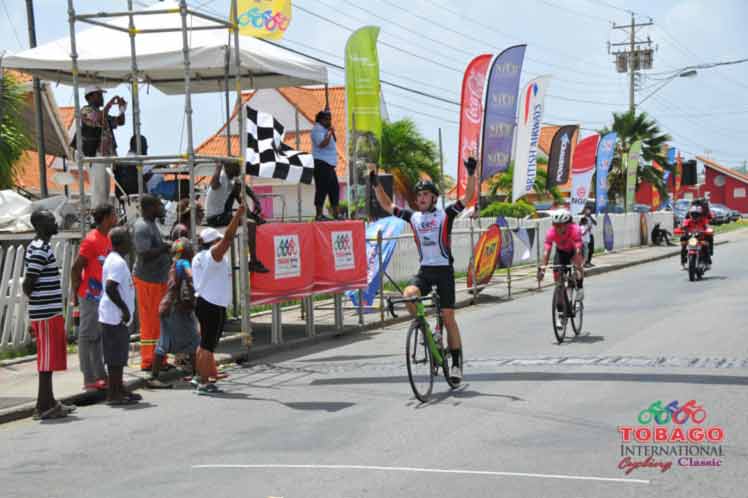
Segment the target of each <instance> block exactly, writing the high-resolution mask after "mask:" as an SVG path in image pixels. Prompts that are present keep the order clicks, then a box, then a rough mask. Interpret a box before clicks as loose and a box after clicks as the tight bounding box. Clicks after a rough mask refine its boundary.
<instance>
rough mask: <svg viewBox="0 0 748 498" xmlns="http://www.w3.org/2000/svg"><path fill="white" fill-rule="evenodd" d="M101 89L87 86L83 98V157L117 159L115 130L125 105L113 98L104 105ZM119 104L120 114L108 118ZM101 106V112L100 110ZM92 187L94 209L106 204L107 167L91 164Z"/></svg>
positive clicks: (123, 116) (123, 112)
mask: <svg viewBox="0 0 748 498" xmlns="http://www.w3.org/2000/svg"><path fill="white" fill-rule="evenodd" d="M104 93H105V92H104V90H102V89H101V87H98V86H87V87H86V89H85V97H86V102H88V105H85V106H83V108H81V136H82V137H83V144H82V147H81V148H82V150H83V155H84V156H87V157H96V156H116V155H117V141H116V140H115V139H114V129H115V128H117V127H118V126H122V125H124V124H125V110H126V109H127V102H126V101H125V99H123V98H122V97H120V96H118V95H115V96H114V97H112V98H111V99H109V102H107V103H106V105H104ZM115 104H116V105H118V107H119V115H118V116H110V115H109V110H110V109H111V108H112V106H113V105H115ZM102 106H104V107H103V109H102ZM90 175H91V180H92V181H91V184H92V193H91V196H92V201H93V202H92V205H91V207H92V208H94V207H96V206H98V205H100V204H105V203H107V202H108V201H109V183H110V180H109V178H108V176H107V173H106V165H105V164H98V165H93V166H92V167H91V170H90Z"/></svg>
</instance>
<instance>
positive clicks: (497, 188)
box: [488, 157, 563, 203]
mask: <svg viewBox="0 0 748 498" xmlns="http://www.w3.org/2000/svg"><path fill="white" fill-rule="evenodd" d="M543 164H544V165H546V166H547V165H548V160H547V159H545V158H543V157H538V165H543ZM513 176H514V161H512V162H511V163H509V169H508V170H506V171H504V172H503V173H499V174H498V175H496V176H494V177H493V178H491V179H490V180H489V181H488V182H489V183H488V184H489V186H490V189H489V197H490V198H492V199H494V200H497V199H498V197H499V193H502V194H503V195H504V197H506V196H508V195H510V194H511V192H512V185H513V184H512V181H513V180H512V178H513ZM547 180H548V170H547V167H546V168H537V170H536V173H535V183H533V186H532V190H533V192H535V193H536V194H538V196H540V197H546V198H548V197H551V198H553V201H554V202H556V203H561V202H563V196H562V195H561V191H560V190H559V189H558V187H553V188H551V189H550V190H548V189H547V188H546V182H547Z"/></svg>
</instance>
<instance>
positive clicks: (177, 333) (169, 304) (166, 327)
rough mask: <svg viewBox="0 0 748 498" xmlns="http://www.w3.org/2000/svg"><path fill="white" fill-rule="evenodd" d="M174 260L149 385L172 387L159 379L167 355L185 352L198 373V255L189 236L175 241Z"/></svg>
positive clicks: (163, 300)
mask: <svg viewBox="0 0 748 498" xmlns="http://www.w3.org/2000/svg"><path fill="white" fill-rule="evenodd" d="M171 254H172V257H173V259H174V263H173V264H172V265H171V269H170V270H169V284H168V290H167V291H166V295H165V296H164V299H162V300H161V305H160V307H159V314H160V316H161V336H160V337H159V339H158V344H157V345H156V355H155V357H154V358H153V369H152V370H151V378H150V379H149V381H148V387H151V388H170V387H172V385H171V384H167V383H165V382H162V381H161V380H160V379H159V372H160V370H161V363H162V361H163V359H164V358H166V355H167V354H169V353H172V354H185V355H187V357H188V363H189V364H190V365H191V367H192V372H193V373H192V374H190V375H193V376H194V375H195V374H196V372H195V353H196V351H197V347H198V345H199V344H200V335H199V333H198V331H197V318H195V288H194V286H193V282H192V268H191V266H192V258H193V257H194V255H195V252H194V250H193V249H192V243H191V242H190V241H189V239H187V238H186V237H182V238H180V239H177V240H175V241H174V243H173V244H172V245H171Z"/></svg>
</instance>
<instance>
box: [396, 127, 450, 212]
mask: <svg viewBox="0 0 748 498" xmlns="http://www.w3.org/2000/svg"><path fill="white" fill-rule="evenodd" d="M382 169H383V170H385V171H387V172H388V173H392V175H393V177H394V178H395V182H394V183H395V186H396V189H397V193H398V194H400V195H401V196H403V197H404V198H406V199H408V202H409V203H410V204H411V205H412V204H413V202H414V201H415V195H414V192H413V187H414V186H415V184H416V182H418V180H420V179H421V177H422V176H423V175H424V174H426V175H428V176H429V177H431V179H432V180H433V181H434V183H437V184H438V183H439V179H440V171H439V153H438V151H437V147H436V144H434V142H432V141H431V140H428V139H426V138H424V137H423V135H421V133H420V132H419V131H418V128H416V125H415V123H414V122H413V121H412V120H411V119H408V118H405V119H401V120H398V121H393V122H391V123H389V122H384V123H382Z"/></svg>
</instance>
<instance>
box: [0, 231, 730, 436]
mask: <svg viewBox="0 0 748 498" xmlns="http://www.w3.org/2000/svg"><path fill="white" fill-rule="evenodd" d="M729 242H730V241H729V240H723V241H720V242H715V243H714V245H715V246H718V245H725V244H728V243H729ZM678 255H680V249H678V250H673V251H670V252H667V253H664V254H658V255H657V256H652V257H650V258H645V259H642V260H638V261H631V262H626V263H619V264H615V265H610V266H604V267H594V268H591V269H588V270H587V271H586V272H585V276H587V277H593V276H596V275H603V274H605V273H610V272H613V271H618V270H622V269H624V268H630V267H634V266H639V265H643V264H647V263H652V262H656V261H661V260H663V259H669V258H672V257H674V256H678ZM552 286H553V284H552V283H549V284H545V285H542V286H541V288H548V287H552ZM536 292H537V291H536V290H535V289H532V290H531V289H523V290H519V291H513V292H512V297H511V298H509V299H508V301H512V300H513V299H515V298H516V297H519V296H524V295H527V294H534V293H536ZM477 299H480V295H479V296H478V298H477ZM503 301H504V300H502V302H503ZM472 304H473V298H472V297H468V298H465V299H462V300H460V301H457V302H456V303H455V309H461V308H466V307H468V306H471V305H472ZM410 319H411V318H410V316H407V315H401V316H399V317H397V318H389V319H387V320H385V321H383V322H381V321H377V322H372V323H368V324H365V325H363V326H361V327H350V328H348V327H346V328H344V330H343V331H342V332H325V333H322V334H319V335H315V336H313V337H304V338H301V339H294V340H291V341H288V342H284V343H283V344H268V345H263V346H258V347H256V348H252V349H250V350H248V351H242V352H235V353H217V354H216V363H217V364H218V365H227V364H232V363H236V364H241V363H245V362H247V361H252V360H257V359H259V358H262V357H265V356H267V355H268V354H276V353H287V352H289V351H294V350H297V349H301V348H304V347H308V346H313V345H315V344H320V343H323V342H327V341H331V340H334V339H338V338H343V337H346V338H348V337H355V336H356V335H359V334H362V333H364V332H369V331H371V330H376V329H380V328H384V327H389V326H391V325H397V324H400V323H405V322H408V321H410ZM240 340H242V337H241V334H236V335H232V336H228V337H226V338H224V339H223V340H222V341H221V342H224V343H226V342H234V341H240ZM33 358H36V357H35V356H34V357H33ZM24 361H28V360H25V358H14V359H12V360H6V361H5V362H3V363H2V364H0V366H6V365H12V364H17V363H23V362H24ZM177 378H179V374H178V373H170V374H167V375H164V379H165V380H175V379H177ZM145 386H146V380H145V379H142V378H139V379H133V380H130V381H128V382H126V383H125V387H126V388H127V389H129V390H133V391H134V390H137V389H142V388H145ZM105 397H106V393H104V392H103V391H93V392H82V393H78V394H75V395H73V396H68V397H65V398H61V399H60V401H62V402H64V403H67V404H74V405H77V406H85V405H91V404H95V403H99V402H101V401H104V399H105ZM34 408H35V404H34V403H33V402H29V403H27V404H24V405H18V406H14V407H11V408H6V409H4V410H0V424H5V423H8V422H12V421H15V420H20V419H23V418H29V417H31V415H32V414H33V412H34Z"/></svg>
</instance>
